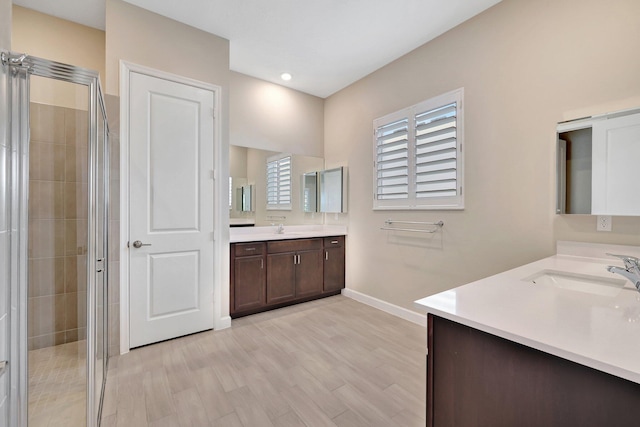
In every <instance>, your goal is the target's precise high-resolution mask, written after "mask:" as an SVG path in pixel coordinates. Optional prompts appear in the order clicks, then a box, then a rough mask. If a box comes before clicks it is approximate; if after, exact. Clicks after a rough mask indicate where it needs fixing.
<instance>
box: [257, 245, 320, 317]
mask: <svg viewBox="0 0 640 427" xmlns="http://www.w3.org/2000/svg"><path fill="white" fill-rule="evenodd" d="M267 248H268V249H267V253H268V255H267V304H277V303H280V302H284V301H289V300H293V299H299V298H304V297H308V296H312V295H317V294H319V293H321V292H322V239H301V240H278V241H273V242H268V243H267Z"/></svg>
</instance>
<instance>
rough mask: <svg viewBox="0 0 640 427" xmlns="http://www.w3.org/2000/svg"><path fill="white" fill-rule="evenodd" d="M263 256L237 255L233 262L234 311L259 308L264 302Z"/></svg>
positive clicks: (264, 277) (264, 276)
mask: <svg viewBox="0 0 640 427" xmlns="http://www.w3.org/2000/svg"><path fill="white" fill-rule="evenodd" d="M264 267H265V265H264V257H262V256H251V257H239V258H236V259H235V262H234V269H235V271H234V273H235V281H234V283H235V290H234V302H233V309H234V311H242V310H250V309H253V308H260V307H262V306H263V305H264V303H265V282H266V275H265V274H264Z"/></svg>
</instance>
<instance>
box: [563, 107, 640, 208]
mask: <svg viewBox="0 0 640 427" xmlns="http://www.w3.org/2000/svg"><path fill="white" fill-rule="evenodd" d="M557 136H558V137H557V164H556V171H557V192H556V194H557V204H556V213H559V214H586V215H619V216H639V215H640V198H638V197H632V196H630V194H629V192H630V191H631V189H632V188H634V185H635V183H637V182H640V167H638V165H637V159H640V109H632V110H625V111H619V112H615V113H607V114H603V115H599V116H593V117H587V118H583V119H578V120H573V121H569V122H563V123H559V124H558V127H557Z"/></svg>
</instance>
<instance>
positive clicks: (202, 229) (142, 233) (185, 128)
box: [129, 72, 215, 347]
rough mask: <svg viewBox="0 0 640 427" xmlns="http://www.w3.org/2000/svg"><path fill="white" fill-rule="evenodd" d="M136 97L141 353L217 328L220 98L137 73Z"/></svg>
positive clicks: (134, 272) (134, 269)
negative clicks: (216, 133)
mask: <svg viewBox="0 0 640 427" xmlns="http://www.w3.org/2000/svg"><path fill="white" fill-rule="evenodd" d="M129 93H130V107H129V198H130V199H129V293H130V295H129V297H130V300H129V322H130V326H129V327H130V330H129V334H130V337H129V340H130V347H138V346H141V345H145V344H150V343H153V342H158V341H162V340H166V339H170V338H174V337H178V336H182V335H186V334H190V333H194V332H199V331H202V330H206V329H211V328H213V283H214V271H213V259H214V253H213V251H214V249H213V248H214V247H213V231H214V181H213V169H214V166H213V165H214V158H213V157H214V108H215V105H214V103H215V101H214V100H215V94H214V92H213V91H211V90H207V89H203V88H200V87H195V86H192V85H188V84H182V83H177V82H174V81H169V80H164V79H161V78H158V77H152V76H149V75H145V74H141V73H137V72H132V73H131V78H130V92H129ZM140 244H141V245H142V246H139V245H140ZM138 246H139V247H138Z"/></svg>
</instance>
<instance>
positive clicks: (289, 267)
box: [267, 252, 296, 304]
mask: <svg viewBox="0 0 640 427" xmlns="http://www.w3.org/2000/svg"><path fill="white" fill-rule="evenodd" d="M295 256H296V254H295V252H285V253H282V254H273V255H267V304H277V303H279V302H285V301H289V300H292V299H294V298H295V296H296V266H295V264H294V257H295Z"/></svg>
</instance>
